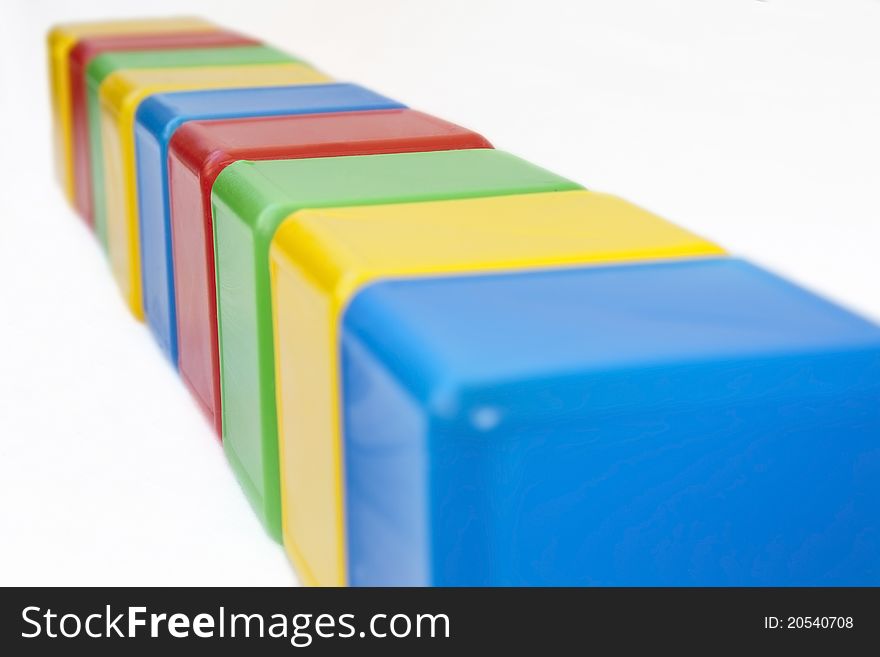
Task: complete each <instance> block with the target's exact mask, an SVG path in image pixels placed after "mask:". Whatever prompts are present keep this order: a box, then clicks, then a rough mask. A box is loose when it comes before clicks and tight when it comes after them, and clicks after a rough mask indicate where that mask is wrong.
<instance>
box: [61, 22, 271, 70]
mask: <svg viewBox="0 0 880 657" xmlns="http://www.w3.org/2000/svg"><path fill="white" fill-rule="evenodd" d="M257 45H260V42H259V41H257V40H256V39H252V38H250V37H246V36H243V35H241V34H238V33H236V32H229V31H227V30H213V31H207V30H203V31H196V32H150V33H146V34H114V35H111V36H94V37H85V38H83V39H81V40H80V41H79V42H78V43H77V44H76V46H75V47H74V48H73V50H71V51H70V61H71V63H75V64H77V65H79V66H85V65H86V64H88V63H89V62H90V61H91V60H92V59H94V58H95V57H98V56H99V55H102V54H104V53H108V52H120V51H135V50H158V49H166V50H167V49H178V50H179V49H185V48H220V47H225V46H257Z"/></svg>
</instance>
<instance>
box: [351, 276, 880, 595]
mask: <svg viewBox="0 0 880 657" xmlns="http://www.w3.org/2000/svg"><path fill="white" fill-rule="evenodd" d="M341 335H342V345H341V349H342V361H341V363H342V365H341V368H342V369H341V376H342V395H343V399H342V408H343V418H342V419H343V429H344V441H343V442H344V445H343V449H344V458H345V488H346V491H345V494H346V529H347V538H348V543H347V548H348V552H347V559H348V567H349V577H350V582H351V583H352V584H354V585H391V584H404V585H619V586H630V585H646V586H653V585H665V586H680V585H697V586H707V585H719V586H726V585H737V586H744V585H756V586H764V585H768V586H777V585H810V586H812V585H877V584H880V328H878V327H877V326H875V325H873V324H871V323H869V322H868V321H865V320H863V319H861V318H859V317H857V316H855V315H853V314H851V313H849V312H847V311H846V310H843V309H841V308H840V307H838V306H836V305H834V304H832V303H829V302H827V301H825V300H823V299H821V298H819V297H817V296H815V295H813V294H811V293H809V292H807V291H805V290H803V289H801V288H799V287H796V286H795V285H792V284H791V283H788V282H786V281H785V280H782V279H780V278H778V277H776V276H774V275H772V274H770V273H768V272H766V271H763V270H762V269H760V268H757V267H755V266H752V265H750V264H747V263H745V262H742V261H738V260H702V261H690V262H676V263H666V264H647V265H629V266H619V267H597V268H592V269H572V270H554V271H546V272H542V273H528V274H507V275H494V276H480V277H446V278H430V279H411V280H393V281H386V282H380V283H377V284H374V285H372V286H369V287H367V288H365V289H364V290H363V291H362V292H361V293H360V294H358V295H357V296H356V297H355V299H354V300H353V302H352V303H351V305H350V306H349V308H348V309H347V312H346V314H345V316H344V318H343V326H342V334H341Z"/></svg>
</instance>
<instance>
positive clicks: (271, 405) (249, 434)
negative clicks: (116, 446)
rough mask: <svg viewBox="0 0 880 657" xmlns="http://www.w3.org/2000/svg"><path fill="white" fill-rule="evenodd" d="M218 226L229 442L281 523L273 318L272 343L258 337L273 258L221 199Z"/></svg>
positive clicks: (257, 502) (262, 508) (256, 500)
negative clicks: (262, 287)
mask: <svg viewBox="0 0 880 657" xmlns="http://www.w3.org/2000/svg"><path fill="white" fill-rule="evenodd" d="M214 227H215V245H214V249H215V258H216V263H217V264H216V276H217V279H216V280H217V333H218V347H219V355H220V399H221V404H220V412H221V413H222V420H221V423H222V427H223V445H224V449H225V450H226V452H227V453H230V452H233V453H234V454H235V458H236V460H237V462H239V463H240V464H241V469H242V472H243V473H245V474H246V475H247V478H248V480H249V485H248V486H246V487H245V489H246V490H247V489H248V487H250V488H251V489H252V490H253V492H254V495H255V497H253V498H252V499H251V502H252V504H253V505H254V508H255V510H256V511H257V513H258V515H259V516H260V517H261V519H262V520H263V522H264V523H265V524H266V525H267V527H273V526H280V517H279V516H278V515H274V516H271V517H270V515H269V512H270V510H272V511H274V512H277V505H278V500H279V499H280V493H279V481H278V474H277V471H278V457H277V452H278V447H277V423H276V418H275V400H274V394H275V388H274V373H273V367H274V365H273V363H272V360H271V358H272V356H271V354H272V352H271V339H272V338H271V323H269V341H268V344H267V343H266V342H265V341H263V342H260V341H259V340H256V339H255V338H254V336H256V335H257V334H258V333H259V331H260V328H261V327H260V326H259V325H258V323H257V318H258V317H260V316H265V317H271V315H269V312H270V311H269V309H268V308H264V307H263V303H261V300H260V298H259V295H258V294H257V286H258V284H257V278H258V272H259V271H260V270H261V269H260V268H261V266H262V267H265V268H268V263H267V262H266V258H265V256H264V257H263V258H262V259H260V258H259V257H258V254H257V250H256V248H255V244H254V240H253V236H252V233H250V231H248V230H247V228H246V226H245V225H244V224H243V223H242V222H241V221H240V220H239V219H238V217H237V216H236V215H235V213H234V212H232V211H230V210H229V209H228V208H226V207H225V206H223V205H221V204H216V203H215V205H214ZM261 313H262V315H261ZM268 322H271V319H269V320H268ZM267 350H268V354H267V353H266V351H267ZM269 373H273V380H272V381H267V380H266V379H267V376H268V374H269ZM267 473H268V476H267Z"/></svg>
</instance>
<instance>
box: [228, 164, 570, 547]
mask: <svg viewBox="0 0 880 657" xmlns="http://www.w3.org/2000/svg"><path fill="white" fill-rule="evenodd" d="M579 188H580V186H579V185H577V184H575V183H572V182H570V181H568V180H565V179H564V178H561V177H559V176H557V175H555V174H553V173H550V172H549V171H546V170H544V169H541V168H539V167H536V166H534V165H533V164H530V163H528V162H526V161H524V160H521V159H519V158H516V157H514V156H512V155H509V154H507V153H503V152H499V151H495V150H491V149H478V150H454V151H439V152H431V153H402V154H390V155H362V156H354V157H347V156H346V157H324V158H315V159H295V160H277V161H265V162H247V161H238V162H235V163H233V164H230V165H229V166H228V167H226V168H225V169H224V170H223V171H222V172H221V173H220V175H219V176H218V177H217V180H216V181H215V183H214V190H213V193H212V208H213V214H214V239H215V245H214V246H215V250H214V256H215V267H216V281H217V324H218V326H217V329H218V346H219V353H220V383H221V387H220V389H221V406H220V410H221V414H222V419H221V422H222V427H223V449H224V451H225V452H226V454H227V457H228V459H229V462H230V463H231V465H232V468H233V470H234V471H235V473H236V475H237V477H238V480H239V482H240V483H241V486H242V488H243V489H244V491H245V493H246V494H247V496H248V499H249V500H250V501H251V503H252V505H253V507H254V509H255V510H256V512H257V514H258V515H259V516H260V518H261V519H262V520H263V522H264V524H265V525H266V528H267V530H268V531H269V533H270V535H272V536H273V537H275V538H276V539H278V540H280V539H281V497H280V471H279V467H278V430H277V419H276V404H275V356H274V346H273V340H272V303H271V294H270V282H269V246H270V243H271V240H272V238H273V236H274V235H275V231H276V229H277V227H278V226H279V225H280V224H281V223H282V222H283V221H284V220H285V219H287V218H288V217H289V216H291V215H292V214H293V213H295V212H297V211H298V210H301V209H303V208H321V207H335V206H347V205H372V204H379V203H381V204H387V203H394V202H410V201H423V200H434V199H444V198H460V197H479V196H496V195H502V194H520V195H525V194H527V193H537V192H551V191H557V190H573V189H579ZM520 198H522V196H520ZM387 237H388V234H387V233H384V234H383V237H382V239H385V238H387ZM329 264H330V263H329V261H328V263H327V265H329ZM316 348H317V347H316ZM328 436H329V434H328ZM329 547H330V546H329V545H328V549H329Z"/></svg>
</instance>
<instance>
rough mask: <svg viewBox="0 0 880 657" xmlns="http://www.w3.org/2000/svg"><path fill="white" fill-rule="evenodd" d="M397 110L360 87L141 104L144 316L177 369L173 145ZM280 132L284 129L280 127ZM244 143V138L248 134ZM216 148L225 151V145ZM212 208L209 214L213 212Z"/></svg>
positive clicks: (194, 95)
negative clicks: (323, 116)
mask: <svg viewBox="0 0 880 657" xmlns="http://www.w3.org/2000/svg"><path fill="white" fill-rule="evenodd" d="M392 107H402V105H401V104H400V103H398V102H396V101H393V100H391V99H390V98H386V97H385V96H380V95H379V94H377V93H375V92H373V91H370V90H369V89H365V88H364V87H360V86H357V85H353V84H321V85H300V86H293V87H266V88H262V89H219V90H218V89H213V90H206V91H180V92H176V93H167V94H156V95H154V96H151V97H149V98H147V99H146V100H145V101H144V102H143V103H141V106H140V108H139V109H138V111H137V113H136V114H135V129H134V132H135V158H136V162H137V165H136V169H137V190H138V220H139V230H140V245H141V285H142V287H143V299H144V313H145V315H146V319H147V324H148V325H149V327H150V329H151V331H152V333H153V335H154V336H155V337H156V340H157V341H158V343H159V345H160V346H161V348H162V350H163V352H164V353H165V355H166V356H168V358H169V360H170V361H171V362H172V363H173V364H174V366H175V367H176V366H177V319H176V311H175V303H174V272H173V269H174V266H173V265H174V263H173V261H172V249H171V242H172V235H171V218H170V214H171V212H170V207H169V196H168V194H169V192H168V144H169V142H170V141H171V138H172V137H173V135H174V134H175V132H176V131H177V130H178V128H179V127H180V126H182V125H184V124H185V123H186V122H188V121H192V120H195V119H211V120H219V119H233V118H243V117H261V116H262V117H268V116H276V115H292V114H307V113H312V112H333V111H337V112H347V111H358V110H371V109H380V108H392ZM277 125H278V126H279V127H280V125H281V124H277ZM241 136H242V137H244V134H243V133H242V134H241ZM272 139H273V141H274V142H276V143H277V142H278V141H279V140H280V139H282V135H281V134H280V133H276V134H274V135H272ZM246 144H247V142H246V141H242V142H239V145H240V146H245V145H246ZM216 146H217V148H218V149H219V148H220V147H221V144H219V143H218V144H216ZM279 150H280V149H279ZM221 157H223V155H222V154H221V153H220V152H219V151H217V152H212V153H211V155H210V159H211V161H212V162H216V160H217V159H218V158H221ZM196 191H198V190H196ZM208 194H210V191H209V192H208ZM207 207H208V208H210V205H208V206H207ZM200 246H201V245H200ZM190 247H191V245H189V244H187V245H186V246H185V247H184V250H183V254H184V255H183V258H184V259H187V260H188V259H190V258H191V257H192V254H191V253H189V252H188V249H189V248H190ZM212 248H213V243H212Z"/></svg>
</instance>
